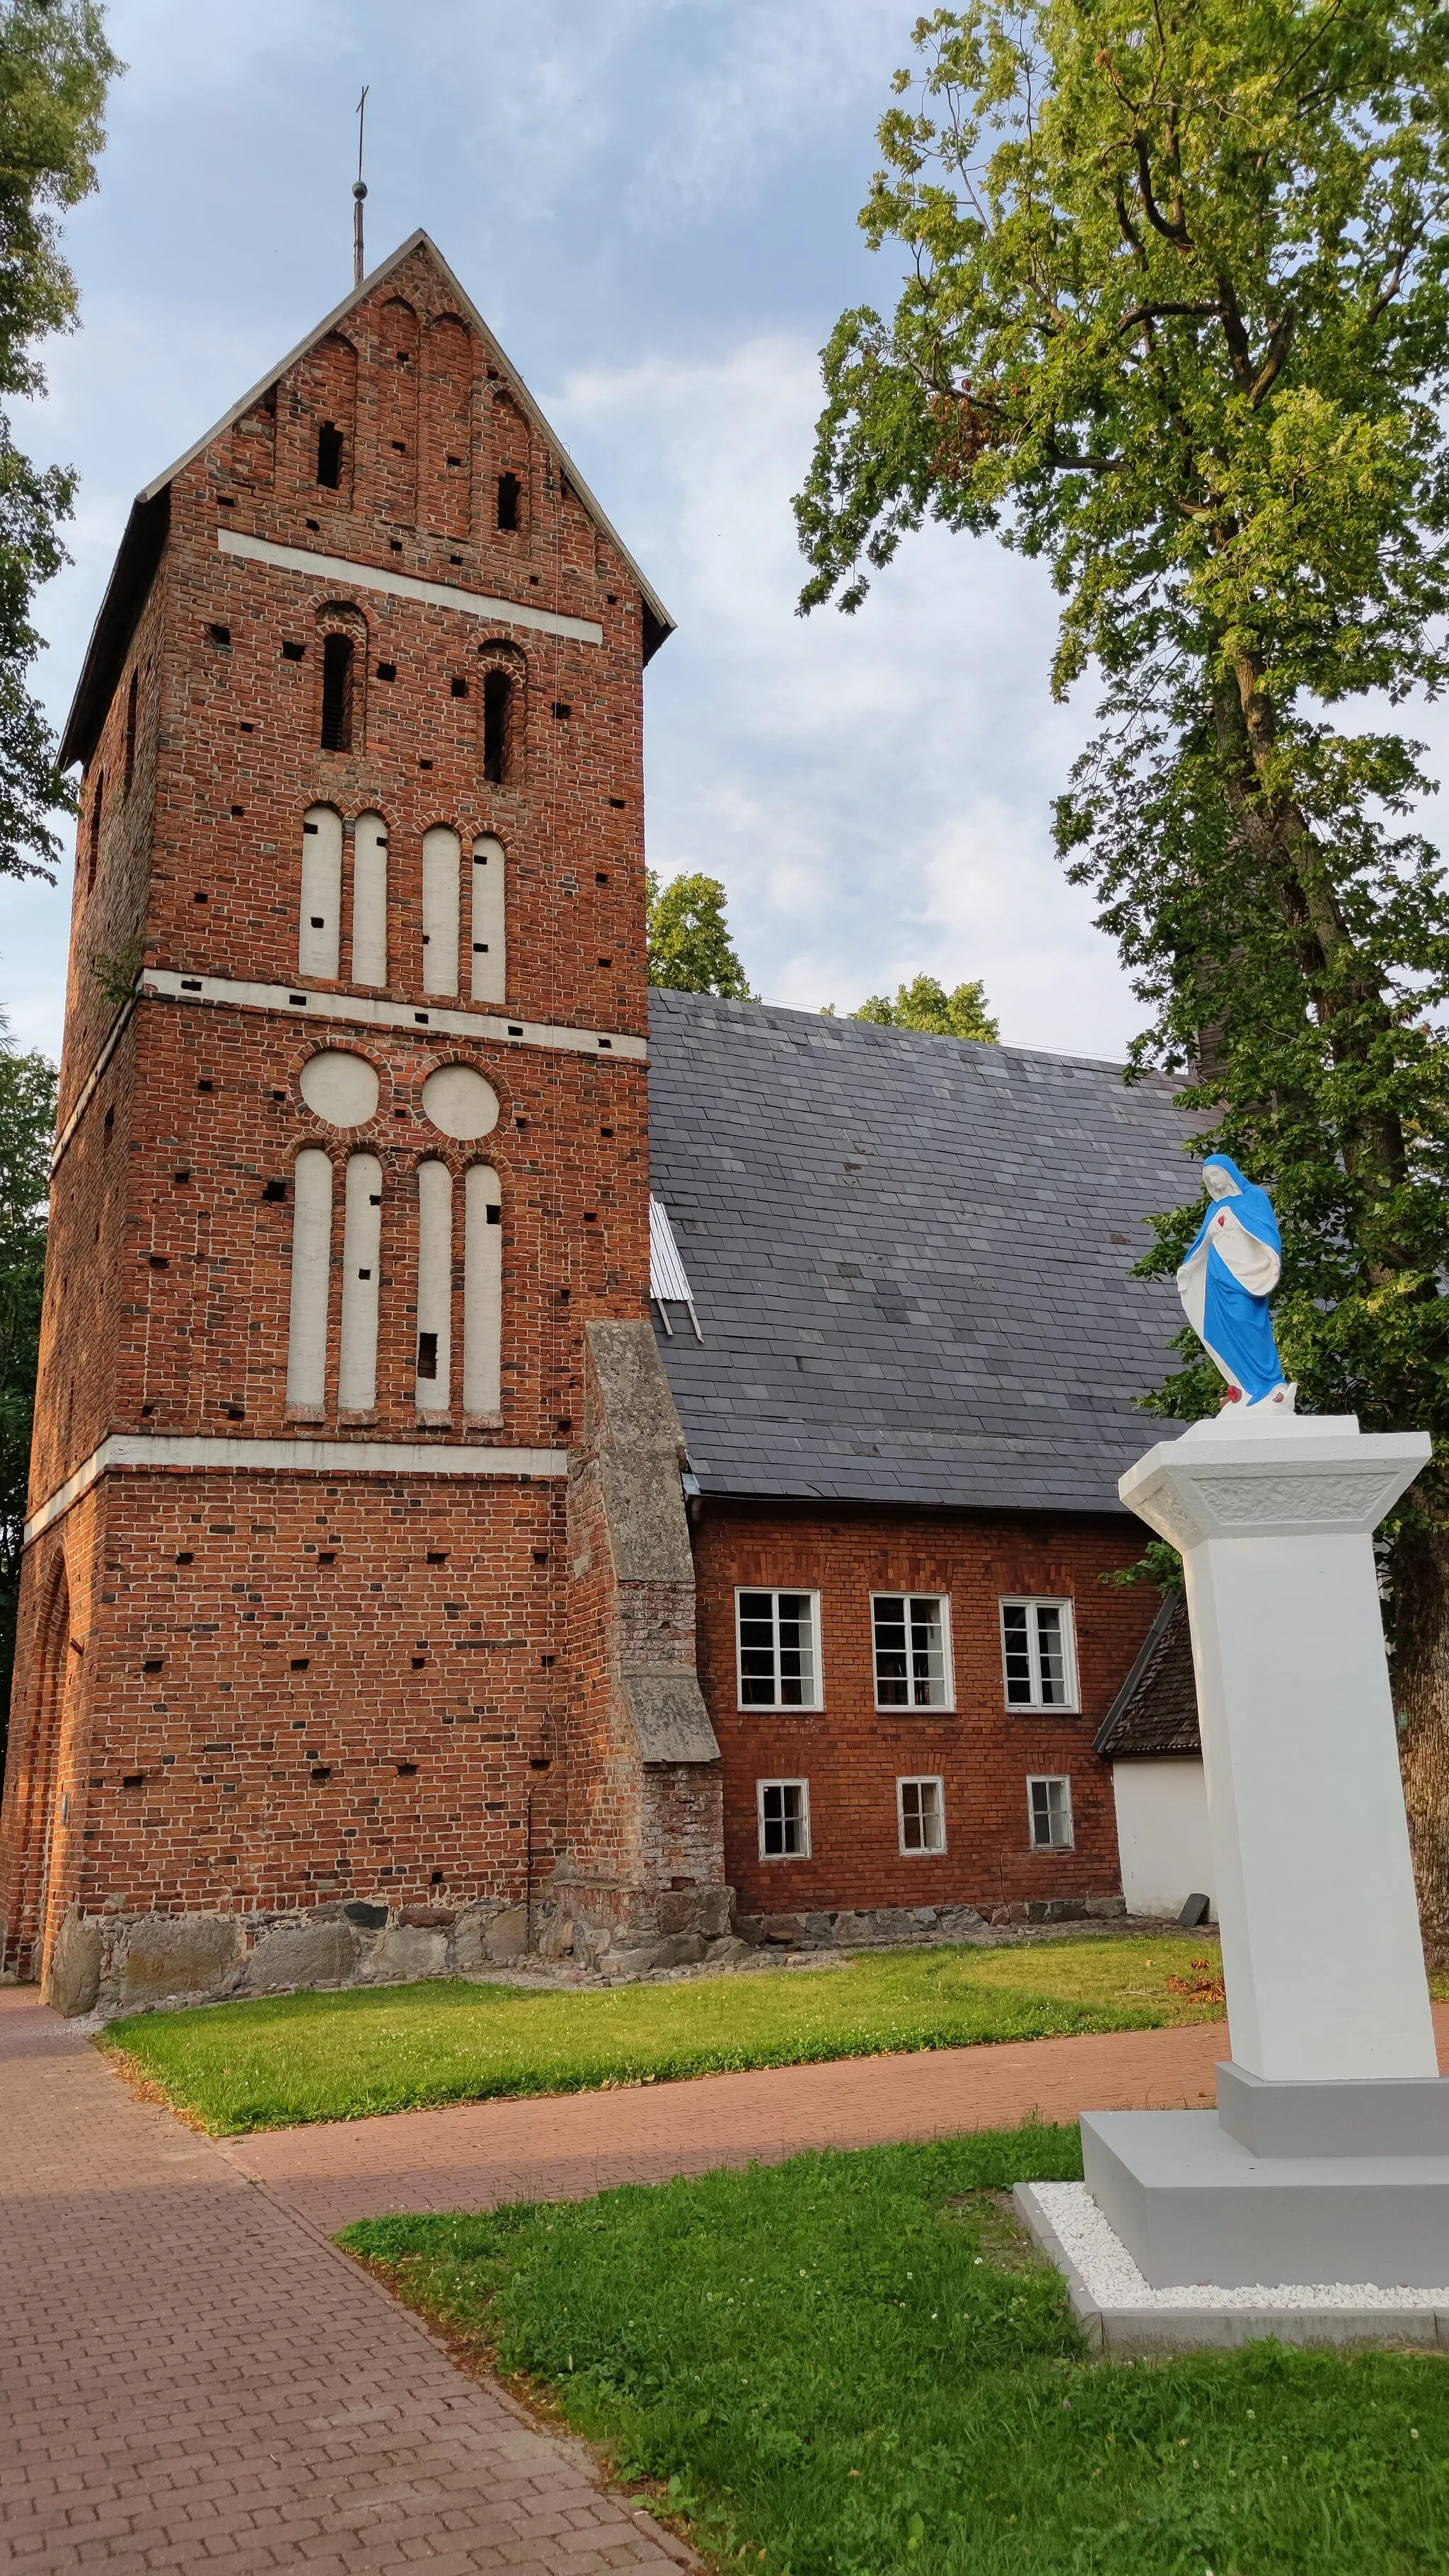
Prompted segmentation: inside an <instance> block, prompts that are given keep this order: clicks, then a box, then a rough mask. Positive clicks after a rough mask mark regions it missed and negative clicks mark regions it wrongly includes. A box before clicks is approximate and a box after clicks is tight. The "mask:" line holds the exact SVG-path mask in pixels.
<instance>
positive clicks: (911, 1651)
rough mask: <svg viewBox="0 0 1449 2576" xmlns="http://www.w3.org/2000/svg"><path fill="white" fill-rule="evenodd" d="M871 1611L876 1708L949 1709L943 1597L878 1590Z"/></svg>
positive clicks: (947, 1634) (948, 1640)
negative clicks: (873, 1637)
mask: <svg viewBox="0 0 1449 2576" xmlns="http://www.w3.org/2000/svg"><path fill="white" fill-rule="evenodd" d="M871 1614H872V1619H873V1623H874V1629H875V1704H876V1707H877V1708H950V1707H952V1706H953V1705H954V1693H953V1691H952V1687H951V1615H950V1605H949V1603H948V1602H947V1601H946V1600H945V1598H944V1596H943V1595H941V1594H939V1593H931V1592H877V1593H874V1594H872V1596H871Z"/></svg>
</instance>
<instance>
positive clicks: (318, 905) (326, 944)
mask: <svg viewBox="0 0 1449 2576" xmlns="http://www.w3.org/2000/svg"><path fill="white" fill-rule="evenodd" d="M341 955H342V817H341V815H340V814H339V813H337V812H336V811H335V809H334V808H333V807H332V806H331V805H309V807H308V808H307V811H306V813H305V814H304V815H303V817H302V921H301V928H300V932H299V935H298V940H297V972H298V974H299V975H318V976H321V977H322V979H323V980H324V981H325V982H326V983H329V984H332V983H335V982H336V980H337V976H338V973H339V971H340V961H341Z"/></svg>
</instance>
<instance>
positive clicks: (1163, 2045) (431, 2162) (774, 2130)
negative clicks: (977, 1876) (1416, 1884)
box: [225, 2022, 1227, 2233]
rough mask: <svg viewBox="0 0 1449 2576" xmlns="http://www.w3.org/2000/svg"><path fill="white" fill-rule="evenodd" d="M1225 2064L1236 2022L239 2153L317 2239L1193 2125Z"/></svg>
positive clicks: (839, 2070)
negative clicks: (1186, 2119) (1070, 2128)
mask: <svg viewBox="0 0 1449 2576" xmlns="http://www.w3.org/2000/svg"><path fill="white" fill-rule="evenodd" d="M1226 2054H1227V2030H1226V2027H1225V2025H1224V2024H1223V2023H1222V2022H1210V2023H1205V2024H1200V2025H1198V2026H1195V2027H1193V2028H1191V2029H1187V2030H1135V2031H1120V2032H1101V2033H1098V2032H1095V2031H1094V2032H1092V2033H1090V2034H1088V2035H1087V2036H1085V2037H1083V2038H1079V2039H1028V2040H1012V2041H1007V2042H1004V2043H1002V2044H1000V2045H998V2046H996V2047H990V2048H942V2049H934V2050H928V2051H922V2052H921V2053H920V2054H919V2055H915V2056H910V2057H851V2058H840V2059H836V2060H833V2061H832V2062H831V2063H830V2064H828V2065H824V2066H779V2067H770V2068H767V2069H765V2070H763V2071H761V2072H759V2073H757V2074H752V2075H704V2076H700V2077H697V2078H696V2079H695V2081H693V2082H692V2083H688V2084H645V2085H638V2086H635V2087H631V2088H629V2089H627V2090H625V2091H622V2092H617V2093H565V2094H555V2095H553V2096H551V2097H549V2098H546V2099H544V2100H542V2101H536V2102H464V2103H459V2104H458V2105H457V2106H456V2107H455V2108H453V2109H451V2110H447V2111H400V2112H397V2113H395V2114H393V2115H392V2116H391V2117H389V2118H387V2119H379V2120H335V2121H329V2122H327V2123H326V2124H324V2125H321V2126H318V2127H315V2128H306V2129H272V2130H267V2131H264V2132H262V2133H261V2134H260V2135H259V2136H257V2137H251V2138H229V2139H227V2141H226V2142H225V2152H226V2153H227V2155H228V2156H230V2157H231V2159H232V2161H233V2162H234V2163H235V2164H237V2165H238V2166H240V2168H241V2170H242V2171H243V2172H244V2173H247V2174H250V2175H252V2176H254V2177H255V2179H256V2180H258V2181H260V2182H264V2183H265V2184H266V2186H267V2189H268V2190H269V2191H271V2192H273V2193H275V2195H276V2197H277V2198H278V2199H279V2200H283V2201H285V2202H286V2204H287V2206H288V2208H290V2209H295V2210H299V2211H301V2212H302V2213H303V2214H304V2215H305V2216H306V2217H307V2218H309V2219H310V2220H311V2221H312V2223H313V2224H314V2226H316V2227H319V2228H322V2229H325V2230H327V2231H328V2232H329V2233H330V2231H331V2230H332V2229H334V2228H338V2227H345V2226H346V2225H347V2223H348V2221H349V2220H350V2219H354V2218H376V2217H379V2216H381V2215H383V2214H384V2213H385V2212H387V2211H389V2210H398V2209H487V2208H491V2207H492V2206H493V2204H494V2203H495V2202H497V2201H501V2200H579V2199H584V2198H586V2197H587V2195H588V2194H589V2193H590V2192H595V2191H602V2190H606V2189H607V2188H608V2187H609V2186H610V2185H611V2184H613V2183H621V2182H662V2181H663V2180H664V2178H665V2177H666V2176H667V2175H669V2174H681V2173H705V2172H707V2171H708V2170H709V2168H710V2166H711V2165H723V2164H728V2165H745V2164H749V2163H750V2162H751V2161H752V2160H757V2161H759V2162H763V2163H772V2162H775V2161H777V2160H778V2159H779V2158H781V2157H784V2156H792V2155H797V2154H798V2153H799V2151H800V2149H801V2148H802V2147H871V2146H878V2145H880V2144H882V2143H883V2142H884V2141H886V2140H889V2139H897V2138H938V2137H946V2136H952V2135H956V2134H958V2133H959V2132H960V2131H961V2130H963V2129H995V2128H1011V2127H1013V2126H1014V2125H1015V2123H1016V2122H1017V2121H1018V2120H1021V2119H1024V2118H1025V2116H1026V2114H1027V2112H1028V2111H1040V2112H1041V2114H1042V2117H1043V2118H1044V2119H1048V2120H1075V2118H1076V2117H1077V2114H1078V2112H1079V2111H1087V2110H1096V2111H1126V2110H1146V2109H1155V2110H1168V2109H1173V2108H1181V2107H1182V2106H1183V2105H1184V2104H1185V2105H1186V2106H1187V2107H1188V2109H1190V2110H1195V2109H1196V2108H1197V2107H1198V2106H1199V2105H1200V2104H1202V2103H1211V2102H1212V2100H1213V2092H1214V2077H1213V2068H1214V2066H1215V2064H1216V2062H1217V2060H1218V2059H1219V2058H1220V2057H1223V2056H1226Z"/></svg>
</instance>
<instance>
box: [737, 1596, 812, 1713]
mask: <svg viewBox="0 0 1449 2576" xmlns="http://www.w3.org/2000/svg"><path fill="white" fill-rule="evenodd" d="M819 1599H820V1595H819V1594H818V1592H737V1593H736V1594H735V1617H736V1625H737V1634H738V1650H739V1686H740V1706H741V1708H818V1707H819V1706H820V1653H819V1647H818V1644H817V1639H816V1628H817V1620H818V1611H817V1604H818V1602H819Z"/></svg>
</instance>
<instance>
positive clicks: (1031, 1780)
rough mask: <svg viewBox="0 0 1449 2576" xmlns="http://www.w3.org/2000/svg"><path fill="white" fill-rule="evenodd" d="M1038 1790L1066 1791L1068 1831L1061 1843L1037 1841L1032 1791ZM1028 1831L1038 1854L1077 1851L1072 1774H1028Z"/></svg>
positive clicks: (1033, 1848)
mask: <svg viewBox="0 0 1449 2576" xmlns="http://www.w3.org/2000/svg"><path fill="white" fill-rule="evenodd" d="M1036 1788H1043V1789H1053V1788H1055V1789H1062V1790H1064V1791H1065V1792H1066V1797H1065V1805H1066V1811H1067V1813H1066V1821H1067V1830H1066V1835H1065V1837H1064V1839H1063V1840H1062V1841H1061V1842H1045V1843H1040V1842H1038V1841H1037V1838H1036V1802H1035V1800H1034V1798H1033V1797H1032V1791H1033V1789H1036ZM1026 1830H1027V1834H1028V1837H1029V1839H1030V1842H1031V1848H1032V1850H1033V1851H1037V1852H1054V1851H1075V1850H1076V1847H1077V1826H1076V1818H1075V1817H1074V1815H1073V1813H1072V1780H1071V1773H1070V1772H1068V1771H1032V1772H1029V1773H1028V1774H1027V1782H1026Z"/></svg>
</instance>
